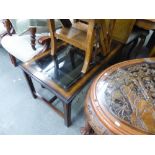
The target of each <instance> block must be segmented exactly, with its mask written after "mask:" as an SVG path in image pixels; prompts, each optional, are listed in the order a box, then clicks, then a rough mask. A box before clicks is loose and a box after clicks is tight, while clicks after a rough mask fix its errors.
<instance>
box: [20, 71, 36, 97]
mask: <svg viewBox="0 0 155 155" xmlns="http://www.w3.org/2000/svg"><path fill="white" fill-rule="evenodd" d="M23 72H24V71H23ZM24 76H25V78H26V81H27V83H28V86H29V88H30V91H31V94H32V96H33V97H34V98H37V96H36V94H35V93H36V90H35V88H34V85H33V82H32V79H31V77H30V76H29V75H28V74H27V73H26V72H24Z"/></svg>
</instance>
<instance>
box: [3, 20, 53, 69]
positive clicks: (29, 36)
mask: <svg viewBox="0 0 155 155" xmlns="http://www.w3.org/2000/svg"><path fill="white" fill-rule="evenodd" d="M5 25H7V29H8V35H6V36H5V37H3V39H2V41H1V43H2V46H3V47H4V48H5V49H6V51H7V52H8V53H9V55H10V58H11V61H12V63H13V65H14V66H17V65H18V63H17V62H18V61H17V60H20V62H26V61H28V60H30V59H32V58H33V57H35V56H36V55H38V54H40V53H42V52H44V51H45V50H46V49H47V48H48V47H49V43H50V38H49V31H48V27H47V20H42V19H38V20H20V19H17V20H5Z"/></svg>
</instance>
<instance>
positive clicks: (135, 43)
mask: <svg viewBox="0 0 155 155" xmlns="http://www.w3.org/2000/svg"><path fill="white" fill-rule="evenodd" d="M137 43H138V38H137V39H135V40H134V41H132V42H130V43H128V44H127V45H126V46H130V44H132V46H131V47H130V48H129V49H128V52H127V54H126V58H129V57H130V54H131V53H132V51H133V49H134V48H135V47H136V45H137Z"/></svg>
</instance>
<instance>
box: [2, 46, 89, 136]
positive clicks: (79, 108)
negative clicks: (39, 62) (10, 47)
mask: <svg viewBox="0 0 155 155" xmlns="http://www.w3.org/2000/svg"><path fill="white" fill-rule="evenodd" d="M36 85H37V83H36ZM37 87H38V89H39V88H40V86H39V85H37ZM87 89H88V85H87V86H86V87H85V88H84V89H83V90H82V91H81V92H80V94H79V95H78V96H77V97H76V98H75V99H74V101H73V104H72V108H73V109H72V126H70V127H69V128H67V127H65V126H64V122H63V119H62V118H61V117H59V116H58V115H57V114H56V113H55V112H53V111H52V109H51V108H50V107H48V105H46V104H44V103H43V102H42V101H40V100H39V99H34V98H33V97H32V96H31V93H30V91H29V88H28V86H27V83H26V81H25V79H24V76H23V73H22V71H21V70H20V68H18V67H16V68H15V67H14V66H13V65H12V64H11V62H10V59H9V56H8V54H7V52H6V51H5V50H4V49H3V48H2V47H0V134H3V135H12V134H15V135H21V134H24V135H27V134H28V135H50V134H52V135H55V134H56V135H78V134H80V127H82V126H84V113H83V105H84V97H85V94H86V91H87ZM43 93H44V94H46V96H47V97H48V96H50V95H51V94H49V92H47V90H46V89H44V91H43ZM55 104H56V105H57V106H59V107H60V108H62V107H61V105H62V104H61V103H60V101H56V103H55Z"/></svg>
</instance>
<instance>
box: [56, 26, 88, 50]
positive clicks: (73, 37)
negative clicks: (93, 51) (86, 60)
mask: <svg viewBox="0 0 155 155" xmlns="http://www.w3.org/2000/svg"><path fill="white" fill-rule="evenodd" d="M55 36H56V38H57V39H60V40H63V41H65V42H67V43H69V44H71V45H73V46H75V47H78V48H80V49H82V50H85V49H86V45H87V43H86V37H87V32H86V31H82V30H80V29H79V28H76V27H73V26H72V27H71V28H65V27H63V28H60V29H58V30H56V33H55Z"/></svg>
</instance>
